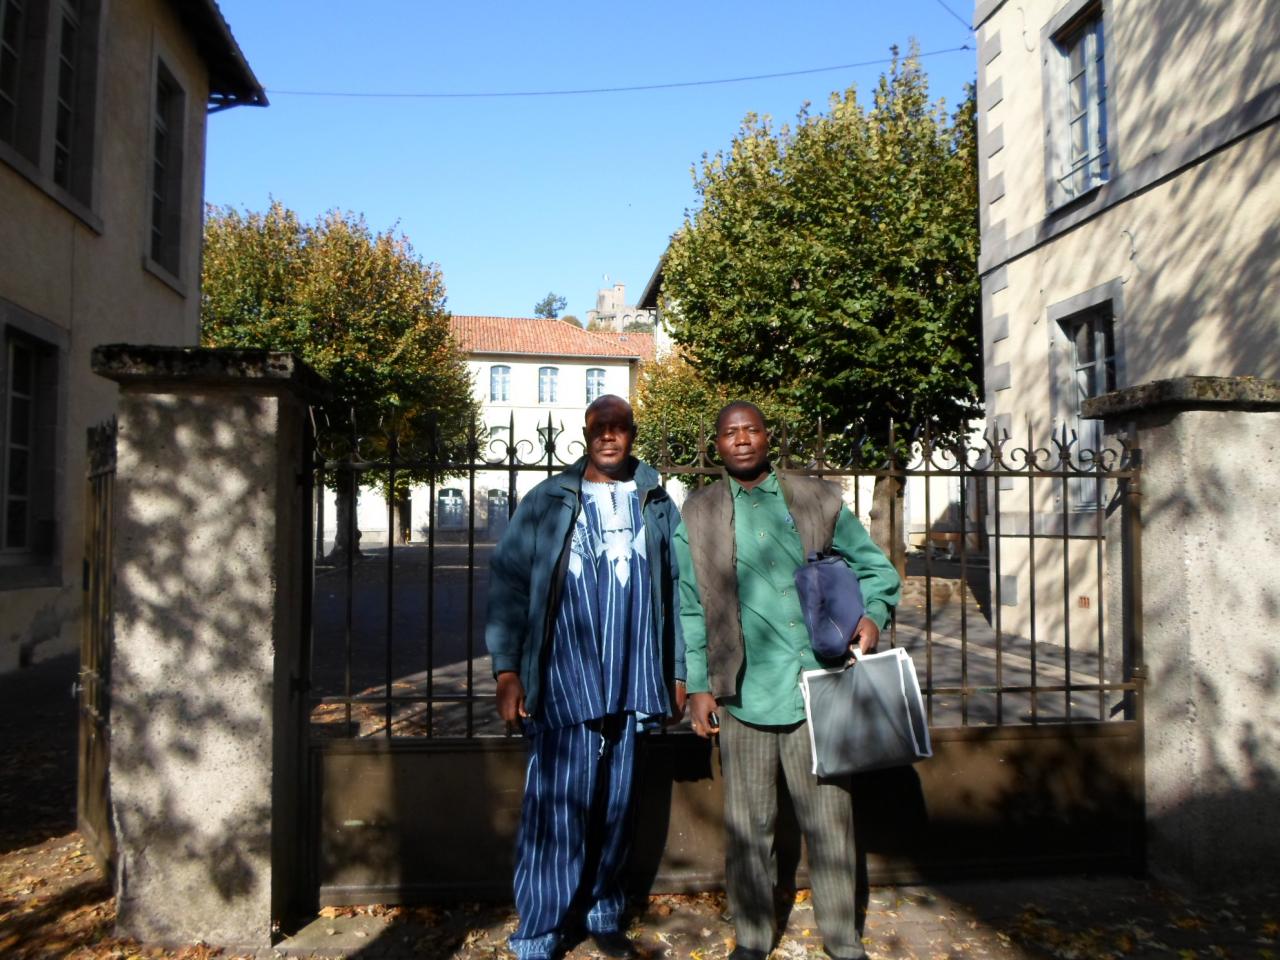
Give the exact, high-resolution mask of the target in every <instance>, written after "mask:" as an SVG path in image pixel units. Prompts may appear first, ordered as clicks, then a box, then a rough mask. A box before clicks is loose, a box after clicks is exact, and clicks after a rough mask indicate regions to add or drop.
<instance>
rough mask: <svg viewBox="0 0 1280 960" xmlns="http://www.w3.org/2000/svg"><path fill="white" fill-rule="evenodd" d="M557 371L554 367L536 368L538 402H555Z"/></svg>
mask: <svg viewBox="0 0 1280 960" xmlns="http://www.w3.org/2000/svg"><path fill="white" fill-rule="evenodd" d="M558 375H559V371H558V370H557V369H556V368H555V367H539V368H538V402H539V403H555V402H556V377H557V376H558Z"/></svg>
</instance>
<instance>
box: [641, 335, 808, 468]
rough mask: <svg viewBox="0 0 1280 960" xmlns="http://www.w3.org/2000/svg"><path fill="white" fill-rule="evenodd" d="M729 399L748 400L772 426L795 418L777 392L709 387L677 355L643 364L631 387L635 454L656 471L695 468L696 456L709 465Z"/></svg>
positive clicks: (706, 382)
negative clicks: (719, 417) (701, 455)
mask: <svg viewBox="0 0 1280 960" xmlns="http://www.w3.org/2000/svg"><path fill="white" fill-rule="evenodd" d="M730 400H750V401H751V402H752V403H754V404H756V405H757V406H758V407H760V409H761V411H762V412H763V413H764V415H765V417H766V418H767V419H768V420H769V421H770V422H771V423H778V424H781V423H794V422H798V421H799V419H800V412H799V410H797V409H796V408H795V407H794V406H791V405H788V404H787V403H786V402H784V401H782V400H781V399H780V398H779V396H778V394H777V393H776V392H773V391H768V390H761V389H755V390H750V389H748V390H731V389H730V388H729V387H727V386H725V385H723V384H716V383H713V382H710V381H708V380H707V379H706V378H705V377H704V376H702V374H701V373H699V372H698V370H697V369H696V368H695V367H694V366H693V365H692V364H690V363H689V362H688V361H687V360H686V359H685V358H684V357H683V356H681V355H680V354H679V353H676V352H673V353H671V354H668V355H667V356H665V357H663V358H661V359H659V360H656V361H654V362H652V363H647V364H645V366H644V370H643V372H642V373H641V375H640V379H639V381H638V382H637V384H636V397H635V401H636V402H635V414H636V428H637V429H636V453H637V455H638V456H639V457H641V458H642V459H644V460H647V461H649V462H650V463H653V464H657V465H659V466H667V465H670V464H674V465H684V466H692V465H695V464H697V463H699V453H700V452H701V453H704V454H705V456H706V459H707V460H708V461H710V462H714V461H713V460H712V458H713V457H714V455H715V449H714V448H715V442H714V441H715V438H714V433H715V422H716V414H717V413H719V412H720V408H721V407H723V406H724V405H725V404H726V403H728V402H729V401H730ZM692 482H694V483H697V482H698V480H696V479H694V480H693V481H692Z"/></svg>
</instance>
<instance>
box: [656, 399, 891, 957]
mask: <svg viewBox="0 0 1280 960" xmlns="http://www.w3.org/2000/svg"><path fill="white" fill-rule="evenodd" d="M716 451H717V452H718V453H719V455H720V459H721V460H722V461H723V462H724V465H725V472H726V473H727V474H728V476H727V477H725V478H724V479H721V480H719V481H717V482H716V483H714V484H712V485H711V486H709V487H706V488H703V489H702V490H698V491H696V492H694V493H693V494H691V495H690V496H689V498H688V500H687V501H686V502H685V505H684V507H683V508H682V510H681V514H682V516H683V521H682V523H681V525H680V526H679V527H678V528H677V529H676V534H675V537H674V538H673V548H674V552H675V555H676V559H677V562H678V563H679V568H680V621H681V625H682V627H683V630H684V641H685V658H686V665H687V669H688V690H689V714H690V718H691V720H692V726H693V732H694V733H696V734H698V735H699V736H701V737H709V736H711V735H713V734H716V733H719V741H720V761H721V768H722V770H723V772H724V783H725V786H724V791H725V809H724V820H725V831H726V838H725V881H726V882H725V885H726V888H727V890H728V894H729V904H730V907H731V909H732V911H733V918H734V928H735V932H736V936H737V946H736V947H735V948H734V952H733V954H732V955H731V960H764V958H765V957H766V956H767V955H768V953H769V950H770V949H771V948H772V946H773V942H774V937H775V935H776V931H775V930H774V913H773V880H774V878H773V866H772V852H773V829H774V822H775V820H776V816H777V785H778V776H779V774H781V775H782V777H783V778H784V780H785V782H786V784H787V789H788V791H789V793H790V794H791V798H792V801H793V804H794V806H795V809H796V815H797V819H798V820H799V821H800V827H801V830H802V832H803V833H804V838H805V846H806V849H807V852H808V859H809V877H810V882H811V884H812V887H813V903H814V911H815V914H816V919H817V921H818V927H819V929H820V930H821V931H822V937H823V941H824V944H825V948H826V951H827V953H828V955H830V956H832V957H834V958H837V960H857V958H861V957H865V956H866V951H865V950H864V949H863V946H862V937H861V934H860V932H859V931H858V929H857V925H856V922H855V916H856V890H855V886H854V884H855V878H856V858H855V850H854V837H853V807H852V803H851V800H850V793H849V790H850V780H849V778H848V777H841V778H832V779H827V778H822V779H819V778H818V777H816V776H815V775H814V774H813V773H812V772H811V770H812V760H811V755H810V747H809V734H808V730H807V728H806V727H805V722H804V698H803V696H802V694H801V692H800V673H801V671H803V670H813V669H817V668H818V667H820V666H824V665H825V664H820V663H819V662H818V660H817V658H816V657H815V656H814V654H813V650H812V648H811V646H810V641H809V634H808V631H807V629H806V628H805V625H804V616H803V614H802V612H801V608H800V601H799V599H798V597H797V596H796V588H795V580H794V577H795V571H796V569H797V568H798V567H800V566H801V565H802V564H803V563H804V562H805V558H806V557H807V556H808V554H809V553H811V552H815V551H818V552H823V553H833V552H834V553H836V554H839V555H840V556H843V557H844V558H845V560H846V562H847V563H848V564H849V565H850V567H852V569H853V571H854V572H855V573H856V574H857V576H858V580H859V584H860V586H861V588H862V596H863V601H864V604H865V607H866V616H864V617H863V618H862V619H861V620H860V621H859V622H858V625H857V627H855V629H854V631H853V635H852V636H851V637H850V649H852V646H853V644H854V643H857V644H858V645H859V646H860V647H861V649H862V651H863V652H864V653H869V652H871V651H872V650H874V649H875V647H876V644H877V642H878V641H879V637H880V630H881V629H882V628H883V627H884V625H885V623H886V622H887V621H888V619H889V614H890V611H891V609H892V608H893V606H894V605H895V604H896V603H897V602H898V595H899V587H900V584H899V579H898V574H897V571H896V570H894V568H893V565H892V564H891V563H890V562H889V560H888V559H887V558H886V557H885V555H884V554H883V553H882V552H881V551H880V549H879V548H878V547H877V546H876V545H875V544H874V543H872V542H871V538H870V537H869V536H868V535H867V532H866V530H864V529H863V527H862V525H861V524H860V523H859V522H858V520H857V518H856V517H855V516H854V515H853V514H852V513H851V512H850V511H849V509H848V508H847V507H846V506H845V505H844V501H843V498H842V496H841V492H840V488H839V487H837V486H836V485H835V484H832V483H829V482H827V481H824V480H819V479H815V478H811V477H799V476H795V477H786V478H782V477H779V476H778V475H777V474H776V473H774V471H773V469H772V467H771V465H770V463H769V437H768V432H767V431H766V429H765V424H764V418H763V416H762V415H761V413H760V410H759V409H758V408H757V407H756V406H755V405H753V404H750V403H746V402H743V401H735V402H734V403H730V404H729V405H728V406H726V407H725V408H724V409H723V410H721V411H720V415H719V417H718V418H717V421H716ZM717 708H719V710H718V711H717Z"/></svg>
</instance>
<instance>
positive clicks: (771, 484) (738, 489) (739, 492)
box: [729, 468, 782, 499]
mask: <svg viewBox="0 0 1280 960" xmlns="http://www.w3.org/2000/svg"><path fill="white" fill-rule="evenodd" d="M729 490H730V491H731V492H732V494H733V496H734V498H735V499H736V498H737V497H749V496H751V494H752V492H753V491H755V490H759V491H761V492H763V493H771V494H773V495H774V496H775V497H776V496H781V494H782V488H781V487H780V486H778V475H777V473H775V472H774V471H773V469H772V468H770V469H769V473H768V475H767V476H766V477H765V478H764V479H763V480H761V481H760V482H759V483H757V484H756V485H755V486H754V487H752V488H750V489H748V488H746V487H744V486H743V485H742V484H740V483H739V482H738V481H737V480H735V479H733V477H730V478H729Z"/></svg>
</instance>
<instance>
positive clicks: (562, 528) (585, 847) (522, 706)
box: [485, 396, 685, 960]
mask: <svg viewBox="0 0 1280 960" xmlns="http://www.w3.org/2000/svg"><path fill="white" fill-rule="evenodd" d="M635 432H636V428H635V419H634V417H633V415H632V412H631V406H630V404H628V403H627V402H626V401H625V400H623V399H622V398H621V397H615V396H604V397H600V398H599V399H598V400H596V401H595V402H594V403H592V404H591V406H589V407H588V408H587V416H586V428H585V433H586V441H587V455H586V457H584V458H582V459H581V460H579V461H578V462H577V463H575V464H574V465H573V466H571V467H569V468H568V469H567V470H565V471H564V472H563V473H560V474H558V475H556V476H554V477H550V478H548V479H547V480H544V481H543V482H542V483H540V484H538V486H536V487H535V488H534V489H533V490H532V491H530V492H529V494H528V495H527V496H526V497H525V498H524V500H523V501H522V502H521V504H520V506H519V508H518V509H517V510H516V513H515V516H514V517H512V519H511V523H510V526H509V527H508V528H507V532H506V533H505V534H504V535H503V537H502V540H501V541H500V542H499V543H498V546H497V549H496V550H495V551H494V556H493V561H492V564H491V566H490V579H489V617H488V624H487V626H486V629H485V643H486V644H487V646H488V648H489V652H490V654H491V655H492V657H493V671H494V676H495V677H496V678H497V685H498V696H497V701H498V713H499V715H500V716H501V717H502V719H503V720H504V721H506V722H507V724H508V725H509V726H514V725H516V724H520V725H521V726H522V727H523V729H524V733H525V736H526V738H527V740H528V745H529V757H528V767H527V771H526V776H525V792H524V801H523V805H522V808H521V817H520V828H519V833H518V836H517V841H516V867H515V900H516V910H517V912H518V913H519V915H520V923H519V926H518V927H517V928H516V931H515V933H513V934H512V936H511V939H510V946H511V949H512V951H513V952H514V953H515V954H516V956H517V957H520V958H521V960H544V958H549V957H551V956H553V955H555V954H556V953H557V951H558V950H559V949H560V947H561V945H562V942H563V940H564V938H565V935H566V934H567V933H569V932H570V929H571V925H573V924H575V923H576V922H577V921H578V914H581V922H582V923H583V924H584V925H585V928H586V931H587V932H588V933H589V934H590V935H591V936H592V937H593V939H594V940H595V943H596V946H597V947H599V948H600V949H601V951H602V952H604V953H605V954H606V955H608V956H611V957H633V956H635V955H636V952H635V949H634V948H633V947H632V945H631V942H630V941H629V940H628V939H627V938H626V936H625V934H624V932H623V930H622V928H621V922H622V913H623V908H624V906H625V896H624V893H623V889H622V870H623V867H624V866H625V863H626V856H627V852H628V849H629V847H630V839H631V837H630V834H631V830H630V820H631V813H632V807H633V804H632V791H631V787H632V775H633V770H634V763H635V740H636V734H637V731H638V730H639V729H640V728H642V727H643V726H644V725H646V724H648V723H653V722H660V721H662V720H663V719H665V718H667V717H674V718H679V717H680V716H681V715H682V714H683V711H684V696H685V694H684V677H685V672H684V646H683V642H682V641H681V639H680V632H679V631H680V626H679V616H678V607H677V606H676V604H677V603H678V600H677V580H676V577H677V573H676V562H675V559H674V557H673V555H672V552H671V538H672V535H673V534H674V533H675V529H676V527H677V526H678V525H679V523H680V514H679V512H678V511H677V509H676V507H675V504H674V503H672V501H671V499H670V498H669V497H668V496H667V494H666V491H665V490H663V489H662V486H661V481H660V478H659V477H658V474H657V472H656V471H655V470H654V469H653V468H652V467H650V466H649V465H648V464H645V463H641V462H640V461H638V460H636V459H635V458H634V457H632V456H631V446H632V443H633V442H634V441H635Z"/></svg>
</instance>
